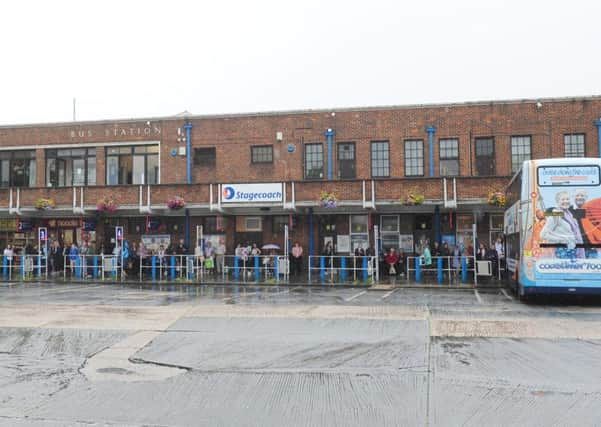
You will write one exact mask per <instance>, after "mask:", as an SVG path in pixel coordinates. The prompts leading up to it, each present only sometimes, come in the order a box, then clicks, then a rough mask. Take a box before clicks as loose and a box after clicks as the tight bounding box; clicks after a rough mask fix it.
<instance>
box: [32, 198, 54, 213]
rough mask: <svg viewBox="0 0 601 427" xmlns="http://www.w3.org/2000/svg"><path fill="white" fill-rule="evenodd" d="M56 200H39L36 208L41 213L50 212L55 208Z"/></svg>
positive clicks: (36, 202)
mask: <svg viewBox="0 0 601 427" xmlns="http://www.w3.org/2000/svg"><path fill="white" fill-rule="evenodd" d="M55 206H56V205H55V203H54V199H51V198H44V197H42V198H39V199H38V200H36V201H35V208H36V209H38V210H40V211H49V210H50V209H54V207H55Z"/></svg>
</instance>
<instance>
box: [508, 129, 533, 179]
mask: <svg viewBox="0 0 601 427" xmlns="http://www.w3.org/2000/svg"><path fill="white" fill-rule="evenodd" d="M530 154H531V150H530V137H529V136H512V137H511V172H512V173H515V172H517V171H518V169H520V167H521V166H522V163H523V162H524V161H525V160H530Z"/></svg>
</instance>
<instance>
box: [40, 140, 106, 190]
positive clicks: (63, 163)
mask: <svg viewBox="0 0 601 427" xmlns="http://www.w3.org/2000/svg"><path fill="white" fill-rule="evenodd" d="M46 185H47V186H48V187H71V186H74V187H75V186H82V185H96V148H88V149H86V148H73V149H71V148H65V149H63V148H60V149H50V150H46Z"/></svg>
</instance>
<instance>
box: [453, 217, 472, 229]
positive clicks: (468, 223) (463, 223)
mask: <svg viewBox="0 0 601 427" xmlns="http://www.w3.org/2000/svg"><path fill="white" fill-rule="evenodd" d="M473 223H474V216H473V215H472V214H457V230H470V231H471V229H472V224H473Z"/></svg>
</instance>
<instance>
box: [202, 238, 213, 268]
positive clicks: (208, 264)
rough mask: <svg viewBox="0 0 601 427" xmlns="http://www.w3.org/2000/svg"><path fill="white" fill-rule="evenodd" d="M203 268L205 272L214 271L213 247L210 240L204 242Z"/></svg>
mask: <svg viewBox="0 0 601 427" xmlns="http://www.w3.org/2000/svg"><path fill="white" fill-rule="evenodd" d="M204 255H205V268H206V270H207V272H209V273H212V272H214V271H215V270H214V268H215V258H214V255H215V248H214V247H213V245H212V244H211V242H206V243H205V254H204Z"/></svg>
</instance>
